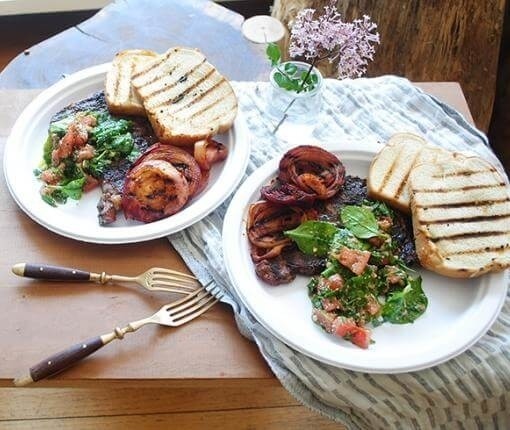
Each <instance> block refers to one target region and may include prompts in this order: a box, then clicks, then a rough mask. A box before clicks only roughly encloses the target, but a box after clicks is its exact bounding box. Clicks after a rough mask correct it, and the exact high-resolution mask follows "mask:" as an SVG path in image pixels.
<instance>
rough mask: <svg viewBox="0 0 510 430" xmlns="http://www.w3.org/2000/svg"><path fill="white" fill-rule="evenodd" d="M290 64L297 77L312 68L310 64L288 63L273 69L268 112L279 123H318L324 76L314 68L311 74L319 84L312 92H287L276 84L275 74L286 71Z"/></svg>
mask: <svg viewBox="0 0 510 430" xmlns="http://www.w3.org/2000/svg"><path fill="white" fill-rule="evenodd" d="M289 64H290V65H292V66H295V67H296V68H297V72H295V73H294V75H296V76H301V74H302V73H307V72H308V69H309V68H310V64H308V63H304V62H302V61H287V62H286V63H281V64H279V65H278V66H277V67H275V68H273V70H272V71H271V74H270V75H269V82H270V90H269V91H268V100H267V104H268V112H269V114H270V115H271V117H272V118H273V119H275V120H276V121H277V122H278V121H281V119H283V118H285V121H286V122H291V123H298V124H310V123H312V122H314V121H316V117H317V115H318V114H319V113H320V110H321V106H322V94H321V92H322V85H323V78H322V75H321V73H320V72H319V70H318V69H316V68H315V67H314V68H313V69H312V72H311V73H310V74H311V75H315V76H317V78H316V80H317V83H316V84H315V87H314V88H313V89H312V90H310V91H302V92H297V91H294V90H287V89H284V88H281V87H280V86H279V85H278V84H277V83H276V80H275V74H277V73H278V72H280V73H281V72H282V71H285V70H286V68H288V67H289V66H288V65H289Z"/></svg>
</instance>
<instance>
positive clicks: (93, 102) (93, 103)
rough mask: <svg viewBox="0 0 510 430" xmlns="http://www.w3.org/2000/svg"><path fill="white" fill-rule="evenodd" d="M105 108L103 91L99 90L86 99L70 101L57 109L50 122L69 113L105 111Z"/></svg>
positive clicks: (58, 119) (106, 108)
mask: <svg viewBox="0 0 510 430" xmlns="http://www.w3.org/2000/svg"><path fill="white" fill-rule="evenodd" d="M107 110H108V107H107V106H106V100H105V98H104V92H103V91H99V92H97V93H95V94H92V95H91V96H90V97H87V98H86V99H83V100H80V101H79V102H76V103H71V104H70V105H69V106H66V107H65V108H64V109H62V110H60V111H58V112H57V113H56V114H55V115H53V117H52V118H51V121H50V122H55V121H60V120H61V119H64V118H67V117H68V116H69V115H76V114H77V113H80V112H106V111H107Z"/></svg>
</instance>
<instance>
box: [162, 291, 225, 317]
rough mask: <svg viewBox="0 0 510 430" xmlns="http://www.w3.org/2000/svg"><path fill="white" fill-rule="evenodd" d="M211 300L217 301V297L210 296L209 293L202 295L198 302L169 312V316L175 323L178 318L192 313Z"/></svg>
mask: <svg viewBox="0 0 510 430" xmlns="http://www.w3.org/2000/svg"><path fill="white" fill-rule="evenodd" d="M213 300H215V301H218V299H217V298H215V297H214V296H211V295H210V294H207V295H204V296H202V297H201V298H200V301H198V303H196V304H195V305H192V306H188V307H187V308H185V309H183V310H181V311H179V312H177V313H174V312H171V316H172V318H173V319H174V321H175V322H176V323H177V322H179V320H180V319H181V318H182V317H185V316H186V315H189V314H192V313H193V312H195V311H197V310H198V309H201V308H202V307H203V306H206V305H207V304H208V303H210V302H211V301H213Z"/></svg>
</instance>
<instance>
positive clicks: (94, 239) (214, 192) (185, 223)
mask: <svg viewBox="0 0 510 430" xmlns="http://www.w3.org/2000/svg"><path fill="white" fill-rule="evenodd" d="M110 64H111V63H104V64H99V65H97V66H93V67H89V68H86V69H83V70H80V71H78V72H76V73H73V74H72V75H69V76H67V77H65V78H63V79H62V80H60V81H58V82H57V83H55V84H54V85H52V86H50V87H49V88H47V89H45V90H44V91H42V92H41V93H40V94H39V95H37V96H36V97H35V98H34V100H32V102H30V103H29V104H28V105H27V106H26V107H25V109H24V110H23V112H22V113H21V114H20V116H19V117H18V119H17V120H16V122H15V123H14V126H13V127H12V129H11V132H10V134H9V137H8V138H7V141H6V145H5V149H4V157H3V170H4V177H5V180H6V184H7V188H8V190H9V192H10V194H11V196H12V197H13V199H14V200H15V202H16V203H17V204H18V206H19V207H20V208H21V209H22V210H23V211H24V212H25V213H26V214H27V215H28V216H29V217H30V218H32V219H33V220H34V221H35V222H37V223H38V224H40V225H41V226H43V227H45V228H46V229H48V230H50V231H52V232H54V233H57V234H59V235H61V236H65V237H69V238H72V239H76V240H79V241H83V242H89V243H99V244H123V243H136V242H143V241H147V240H151V239H156V238H160V237H163V236H167V235H169V234H172V233H176V232H178V231H181V230H183V229H185V228H187V227H189V226H190V225H192V224H194V223H196V222H197V221H199V220H200V219H202V218H204V217H205V216H207V215H208V214H210V213H211V212H212V211H214V210H215V209H216V208H217V207H218V206H220V205H221V204H222V203H223V202H224V201H225V200H226V199H227V198H228V197H229V196H230V194H231V193H232V191H233V190H234V189H235V188H236V186H237V185H238V184H239V183H240V182H241V180H242V178H243V176H244V174H245V172H246V167H247V165H248V162H249V156H250V146H251V142H250V138H249V135H248V133H247V130H246V126H245V123H244V119H243V115H242V112H241V111H240V110H238V114H237V117H236V120H235V123H234V127H233V128H232V129H231V130H230V132H229V135H230V139H231V141H233V142H234V145H233V146H234V150H233V151H231V152H230V153H229V155H228V157H227V160H225V161H224V163H225V167H224V168H223V169H222V171H221V173H220V176H219V177H218V178H217V180H216V182H215V183H214V184H213V185H212V186H211V189H208V190H206V191H204V192H203V193H202V195H200V196H199V197H198V198H197V199H196V200H195V201H194V202H192V204H190V205H188V206H187V207H185V208H184V209H183V210H182V211H180V212H178V213H177V214H176V215H174V216H173V217H168V218H164V219H163V220H159V221H156V222H153V223H148V224H143V225H137V226H128V227H104V234H105V235H104V236H97V235H96V236H91V235H87V234H78V233H76V232H73V231H72V230H69V229H68V228H61V227H60V226H58V225H56V224H55V223H53V222H51V221H50V222H49V221H48V220H47V219H45V218H42V217H41V216H39V215H38V214H37V213H36V212H35V211H34V210H32V209H31V207H32V205H31V204H30V197H29V196H24V195H20V193H19V192H18V187H17V185H16V182H15V179H14V178H15V167H14V166H13V163H9V161H10V159H11V157H12V155H11V154H13V152H14V151H15V150H16V144H17V142H19V141H21V140H22V139H23V131H24V130H25V128H26V127H27V125H28V124H29V123H30V120H31V119H32V118H34V117H35V115H36V114H37V113H38V111H39V110H40V109H43V108H44V105H45V104H46V103H48V102H49V101H51V100H53V99H54V98H55V97H58V96H59V95H61V94H63V93H65V92H68V91H71V92H72V91H73V88H75V86H77V85H79V84H80V83H86V82H87V81H92V80H99V79H104V76H105V74H106V72H107V70H108V68H109V66H110ZM99 90H101V88H100V87H98V88H97V89H96V90H93V91H99ZM91 94H92V93H91ZM76 101H78V100H76ZM38 149H39V148H38ZM40 149H41V151H42V142H41V147H40ZM230 149H232V148H230ZM227 163H228V166H227ZM231 166H232V167H233V166H235V167H236V168H235V169H233V168H227V167H231ZM32 197H33V198H39V196H32ZM190 209H191V210H190ZM57 210H58V208H57ZM183 213H185V214H186V215H189V214H190V213H191V216H188V217H187V218H186V219H183V218H184V216H182V215H181V214H183ZM176 219H178V220H179V221H178V223H175V220H176ZM112 231H113V232H114V233H113V234H112Z"/></svg>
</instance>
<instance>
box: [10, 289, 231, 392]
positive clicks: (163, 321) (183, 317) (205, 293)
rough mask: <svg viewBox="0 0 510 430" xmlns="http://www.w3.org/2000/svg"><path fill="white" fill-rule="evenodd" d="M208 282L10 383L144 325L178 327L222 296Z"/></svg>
mask: <svg viewBox="0 0 510 430" xmlns="http://www.w3.org/2000/svg"><path fill="white" fill-rule="evenodd" d="M211 284H212V282H210V283H208V284H206V285H205V286H204V287H201V288H199V289H197V290H196V291H195V292H194V293H192V294H190V295H188V296H187V297H184V298H183V299H180V300H178V301H176V302H174V303H171V304H168V305H165V306H163V307H162V308H161V309H160V310H159V311H158V312H156V313H155V314H154V315H152V316H150V317H148V318H144V319H141V320H138V321H134V322H131V323H129V324H128V325H126V326H125V327H123V328H119V327H116V328H115V330H113V331H112V332H111V333H107V334H103V335H102V336H97V337H94V338H92V339H88V340H86V341H85V342H80V343H77V344H76V345H73V346H71V347H69V348H67V349H65V350H63V351H60V352H58V353H56V354H53V355H52V356H50V357H48V358H46V359H45V360H42V361H41V362H39V363H38V364H36V365H35V366H33V367H31V368H30V370H29V373H28V374H27V375H25V376H22V377H20V378H17V379H15V380H14V385H16V386H17V387H22V386H24V385H28V384H31V383H33V382H36V381H40V380H41V379H44V378H47V377H49V376H52V375H55V374H56V373H59V372H61V371H62V370H64V369H66V368H67V367H69V366H71V365H72V364H75V363H76V362H78V361H80V360H81V359H83V358H85V357H87V356H89V355H90V354H92V353H94V352H95V351H97V350H98V349H99V348H102V347H103V346H105V345H107V344H109V343H110V342H112V341H113V340H115V339H123V338H124V335H125V334H126V333H132V332H135V331H136V330H138V329H139V328H140V327H143V326H144V325H146V324H160V325H165V326H169V327H178V326H180V325H182V324H185V323H187V322H189V321H191V320H192V319H194V318H196V317H198V316H200V315H202V314H203V313H204V312H205V311H207V310H208V309H209V308H211V307H212V306H213V305H214V304H215V303H217V302H218V300H220V299H221V298H222V296H223V294H222V293H221V290H220V288H219V287H217V286H215V287H211Z"/></svg>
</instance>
